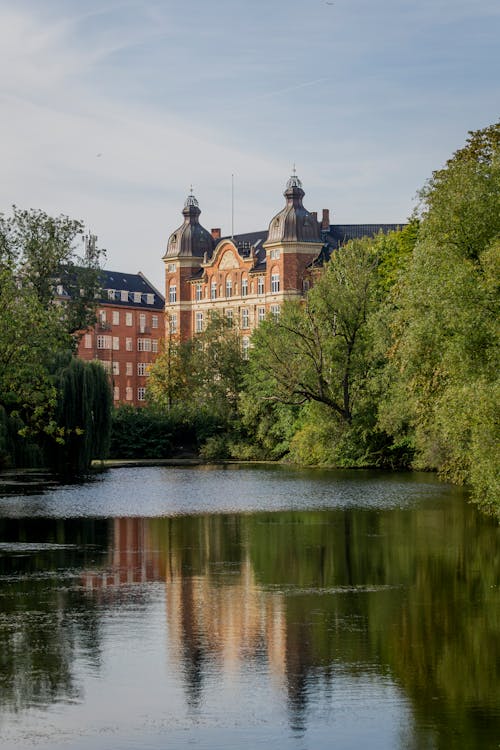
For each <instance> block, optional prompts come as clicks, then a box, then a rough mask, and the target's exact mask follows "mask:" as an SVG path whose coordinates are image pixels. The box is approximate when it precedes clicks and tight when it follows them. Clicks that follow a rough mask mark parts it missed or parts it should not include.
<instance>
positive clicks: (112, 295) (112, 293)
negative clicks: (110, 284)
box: [108, 289, 115, 299]
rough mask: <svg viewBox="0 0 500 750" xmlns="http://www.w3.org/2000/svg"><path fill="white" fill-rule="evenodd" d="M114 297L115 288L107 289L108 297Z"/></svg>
mask: <svg viewBox="0 0 500 750" xmlns="http://www.w3.org/2000/svg"><path fill="white" fill-rule="evenodd" d="M114 298H115V290H114V289H108V299H114Z"/></svg>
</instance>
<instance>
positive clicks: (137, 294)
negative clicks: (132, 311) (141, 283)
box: [134, 292, 142, 305]
mask: <svg viewBox="0 0 500 750" xmlns="http://www.w3.org/2000/svg"><path fill="white" fill-rule="evenodd" d="M134 302H137V304H139V305H140V304H141V302H142V294H141V293H140V292H134Z"/></svg>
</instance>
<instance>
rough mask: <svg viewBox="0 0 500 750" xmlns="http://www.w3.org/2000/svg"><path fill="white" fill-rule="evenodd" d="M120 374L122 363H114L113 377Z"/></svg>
mask: <svg viewBox="0 0 500 750" xmlns="http://www.w3.org/2000/svg"><path fill="white" fill-rule="evenodd" d="M119 374H120V363H119V362H113V375H119Z"/></svg>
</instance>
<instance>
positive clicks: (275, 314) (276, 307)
mask: <svg viewBox="0 0 500 750" xmlns="http://www.w3.org/2000/svg"><path fill="white" fill-rule="evenodd" d="M271 315H272V316H273V318H274V319H275V320H278V318H279V316H280V306H279V305H271Z"/></svg>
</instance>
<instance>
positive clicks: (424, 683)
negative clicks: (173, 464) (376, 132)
mask: <svg viewBox="0 0 500 750" xmlns="http://www.w3.org/2000/svg"><path fill="white" fill-rule="evenodd" d="M499 550H500V546H499V538H498V528H497V526H496V524H495V523H494V522H492V521H491V520H488V519H485V518H483V517H481V516H479V515H478V513H477V512H476V511H475V509H474V508H472V507H471V506H469V505H467V504H466V502H465V498H464V496H463V494H462V493H461V492H460V491H459V490H457V489H456V488H452V487H450V486H447V485H443V484H439V483H437V482H436V481H435V479H434V478H433V477H432V476H429V475H425V474H423V475H422V474H401V475H394V474H393V475H383V474H375V473H370V472H329V471H324V472H319V471H299V470H292V469H285V468H283V467H278V466H269V467H261V468H248V467H230V468H220V467H209V468H207V467H196V468H194V467H190V468H170V467H168V468H167V467H162V468H151V467H148V468H127V469H115V470H112V471H109V472H107V473H106V474H104V475H102V476H100V477H99V478H97V479H96V480H95V481H92V482H90V483H87V484H84V485H74V486H65V487H60V488H49V489H48V491H46V492H45V493H36V492H35V493H32V494H27V495H13V494H9V495H8V496H5V497H3V498H1V499H0V643H1V644H2V651H1V665H2V669H1V674H0V740H1V747H2V748H5V750H9V749H10V748H16V749H19V748H26V747H36V748H40V749H41V750H45V749H46V750H48V749H49V748H51V749H52V748H56V749H57V748H61V749H66V748H71V749H72V750H73V749H75V750H90V749H91V748H92V749H94V748H96V749H97V748H103V750H118V749H121V748H124V749H125V748H139V747H140V748H150V749H151V750H159V748H169V749H170V748H188V747H189V748H191V747H197V748H203V749H205V748H207V749H208V748H210V749H212V748H256V747H262V748H268V747H272V746H275V747H276V748H285V749H288V748H297V749H303V748H320V749H321V748H332V747H335V748H341V749H344V748H345V749H350V748H353V750H354V748H356V750H358V749H359V748H363V747H370V748H375V749H378V748H380V750H382V749H383V750H393V749H394V750H396V748H397V749H398V750H399V749H401V750H402V749H403V748H405V749H406V748H412V750H420V749H422V750H424V749H425V750H428V749H434V748H436V749H438V748H443V750H444V749H445V748H446V750H448V749H449V748H460V750H462V749H463V750H466V749H467V750H469V749H470V748H476V747H477V748H498V747H500V732H499V728H500V711H499V706H500V694H499V663H500V643H499V635H500V607H499V590H498V584H499V572H500V552H499Z"/></svg>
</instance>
